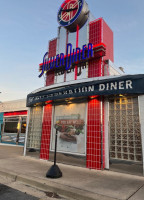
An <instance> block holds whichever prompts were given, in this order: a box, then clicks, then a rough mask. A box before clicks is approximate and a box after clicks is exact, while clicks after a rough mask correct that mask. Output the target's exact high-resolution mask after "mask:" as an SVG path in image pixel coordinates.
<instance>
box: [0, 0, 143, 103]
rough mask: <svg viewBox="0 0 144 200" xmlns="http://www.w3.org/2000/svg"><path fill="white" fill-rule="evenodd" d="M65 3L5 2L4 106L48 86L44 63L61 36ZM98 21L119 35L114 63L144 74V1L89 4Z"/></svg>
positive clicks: (0, 97)
mask: <svg viewBox="0 0 144 200" xmlns="http://www.w3.org/2000/svg"><path fill="white" fill-rule="evenodd" d="M63 1H64V0H21V1H20V0H0V92H1V93H0V101H10V100H16V99H23V98H26V97H27V94H28V93H30V92H32V91H33V90H35V89H37V88H40V87H43V86H44V79H43V77H42V78H38V75H39V71H38V68H39V64H40V63H41V62H42V59H43V55H44V54H45V52H46V51H47V48H48V41H49V40H51V39H53V38H55V37H57V28H58V26H59V25H58V22H57V12H58V9H59V7H60V5H61V4H62V3H63ZM86 2H87V3H88V6H89V9H90V11H91V13H92V14H93V15H94V16H95V18H96V19H97V18H99V17H103V19H104V20H105V21H106V23H107V24H108V25H109V26H110V28H111V29H112V30H113V32H114V63H115V65H116V66H117V67H120V66H122V67H123V68H124V70H125V73H126V74H135V73H141V74H142V73H143V74H144V50H143V45H144V11H143V9H144V1H143V0H121V1H117V0H109V1H108V0H102V1H97V0H86Z"/></svg>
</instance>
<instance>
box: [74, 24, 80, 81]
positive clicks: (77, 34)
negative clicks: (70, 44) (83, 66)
mask: <svg viewBox="0 0 144 200" xmlns="http://www.w3.org/2000/svg"><path fill="white" fill-rule="evenodd" d="M78 45H79V26H78V25H77V30H76V48H77V47H78ZM77 68H78V66H77V65H76V66H75V80H77V70H78V69H77Z"/></svg>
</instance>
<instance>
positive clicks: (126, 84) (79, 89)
mask: <svg viewBox="0 0 144 200" xmlns="http://www.w3.org/2000/svg"><path fill="white" fill-rule="evenodd" d="M114 94H144V74H138V75H124V76H118V77H114V76H113V77H106V79H105V78H103V79H101V80H94V81H91V82H82V83H77V84H73V85H66V86H61V87H58V88H50V89H46V90H42V91H38V92H36V93H30V94H28V96H27V107H31V106H33V105H35V104H37V103H42V102H46V101H49V100H56V99H65V98H71V97H86V96H93V95H114Z"/></svg>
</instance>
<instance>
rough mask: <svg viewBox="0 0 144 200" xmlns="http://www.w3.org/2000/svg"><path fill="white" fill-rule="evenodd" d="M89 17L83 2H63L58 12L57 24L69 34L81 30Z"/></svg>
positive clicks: (85, 4)
mask: <svg viewBox="0 0 144 200" xmlns="http://www.w3.org/2000/svg"><path fill="white" fill-rule="evenodd" d="M88 16H89V9H88V5H87V3H86V2H85V0H65V1H64V2H63V4H62V5H61V7H60V9H59V11H58V16H57V17H58V22H59V24H60V25H61V26H63V27H65V28H66V29H67V30H68V31H69V32H75V31H76V30H77V26H78V27H79V29H80V28H82V26H83V25H84V24H85V23H86V21H87V19H88Z"/></svg>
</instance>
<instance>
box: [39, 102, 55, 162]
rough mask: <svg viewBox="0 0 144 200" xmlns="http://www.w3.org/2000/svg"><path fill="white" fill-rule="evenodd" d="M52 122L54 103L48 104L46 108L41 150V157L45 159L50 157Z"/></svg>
mask: <svg viewBox="0 0 144 200" xmlns="http://www.w3.org/2000/svg"><path fill="white" fill-rule="evenodd" d="M51 123H52V104H47V105H46V106H45V108H44V116H43V125H42V138H41V151H40V158H41V159H44V160H48V159H49V150H50V136H51Z"/></svg>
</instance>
